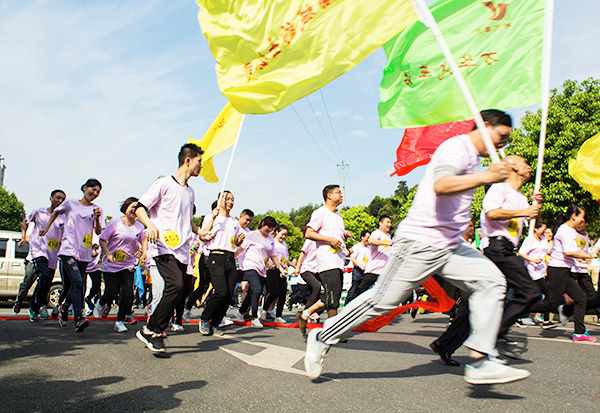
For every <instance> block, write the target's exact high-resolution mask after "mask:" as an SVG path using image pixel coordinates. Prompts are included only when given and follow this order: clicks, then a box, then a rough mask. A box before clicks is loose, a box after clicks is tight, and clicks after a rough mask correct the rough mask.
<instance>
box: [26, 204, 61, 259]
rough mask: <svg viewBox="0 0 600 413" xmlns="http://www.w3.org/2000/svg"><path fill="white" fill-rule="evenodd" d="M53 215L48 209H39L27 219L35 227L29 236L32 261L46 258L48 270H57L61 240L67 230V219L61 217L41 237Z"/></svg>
mask: <svg viewBox="0 0 600 413" xmlns="http://www.w3.org/2000/svg"><path fill="white" fill-rule="evenodd" d="M51 215H52V214H51V213H50V212H48V209H47V208H39V209H34V210H33V211H32V212H31V213H30V214H29V216H28V217H27V222H28V223H33V227H34V229H33V231H32V232H31V235H30V236H29V255H30V257H31V259H34V258H39V257H46V259H47V260H48V268H50V269H54V270H55V269H56V267H57V264H58V249H59V247H60V240H61V239H62V235H63V230H64V228H65V218H64V217H63V216H62V215H59V216H58V217H57V218H56V219H55V220H54V222H53V223H52V225H51V226H50V229H49V230H48V233H47V234H46V235H44V236H43V237H40V231H41V230H43V229H44V228H46V225H48V221H50V216H51ZM31 259H30V260H31Z"/></svg>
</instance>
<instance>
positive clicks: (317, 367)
mask: <svg viewBox="0 0 600 413" xmlns="http://www.w3.org/2000/svg"><path fill="white" fill-rule="evenodd" d="M321 330H323V329H322V328H315V329H312V330H311V331H310V333H308V338H307V339H306V354H305V355H304V370H306V374H308V377H310V378H311V379H313V380H315V379H317V378H319V376H320V375H321V372H322V371H323V362H324V361H325V356H326V355H327V352H328V351H329V346H328V345H327V344H325V343H323V342H322V341H319V339H318V338H317V334H319V332H320V331H321Z"/></svg>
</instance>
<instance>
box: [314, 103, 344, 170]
mask: <svg viewBox="0 0 600 413" xmlns="http://www.w3.org/2000/svg"><path fill="white" fill-rule="evenodd" d="M306 101H307V102H308V106H310V109H311V110H312V112H313V115H315V119H316V121H317V124H318V125H319V128H321V132H323V136H324V137H325V140H326V141H327V143H328V144H329V147H330V148H331V151H332V152H333V154H334V155H336V156H337V153H336V152H335V149H333V145H332V144H331V141H330V140H329V138H328V137H327V134H326V133H325V129H323V126H322V125H321V122H320V121H319V118H318V117H317V113H316V112H315V110H314V109H313V106H312V104H311V103H310V99H308V96H307V97H306ZM342 159H343V157H342ZM340 160H341V159H340Z"/></svg>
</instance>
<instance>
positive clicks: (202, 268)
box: [185, 255, 210, 310]
mask: <svg viewBox="0 0 600 413" xmlns="http://www.w3.org/2000/svg"><path fill="white" fill-rule="evenodd" d="M205 259H206V258H205V257H204V255H202V256H201V257H200V259H199V260H198V276H199V277H200V281H199V282H198V288H196V289H195V290H194V291H192V292H191V293H190V295H189V297H188V298H187V301H186V302H185V308H187V309H188V310H191V309H192V307H194V306H195V305H196V301H198V300H199V299H200V298H202V296H203V295H204V294H205V293H206V291H207V290H208V286H209V285H210V276H209V273H208V268H207V267H206V262H205Z"/></svg>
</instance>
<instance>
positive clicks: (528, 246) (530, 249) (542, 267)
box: [519, 236, 550, 281]
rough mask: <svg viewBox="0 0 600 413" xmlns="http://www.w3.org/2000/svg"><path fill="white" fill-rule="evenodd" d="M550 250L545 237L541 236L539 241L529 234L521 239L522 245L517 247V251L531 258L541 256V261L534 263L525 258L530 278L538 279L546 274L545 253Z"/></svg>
mask: <svg viewBox="0 0 600 413" xmlns="http://www.w3.org/2000/svg"><path fill="white" fill-rule="evenodd" d="M549 252H550V244H548V241H546V238H541V239H540V240H539V241H538V240H537V239H536V238H535V237H534V236H529V237H527V238H525V241H523V245H521V248H519V253H520V254H524V255H527V256H529V257H531V258H541V259H542V262H540V263H539V264H534V263H533V262H531V261H527V260H525V268H527V272H528V273H529V276H530V277H531V279H532V280H534V281H535V280H539V279H541V278H544V277H545V276H546V262H545V261H546V260H545V258H546V255H548V253H549Z"/></svg>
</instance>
